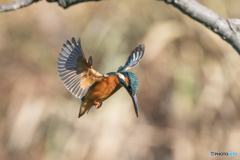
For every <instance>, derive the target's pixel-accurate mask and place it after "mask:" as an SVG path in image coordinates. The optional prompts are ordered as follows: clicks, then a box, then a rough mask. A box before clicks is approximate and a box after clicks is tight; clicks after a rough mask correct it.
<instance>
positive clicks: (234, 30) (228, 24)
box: [159, 0, 240, 54]
mask: <svg viewBox="0 0 240 160" xmlns="http://www.w3.org/2000/svg"><path fill="white" fill-rule="evenodd" d="M159 1H164V2H166V3H167V4H172V5H173V6H174V7H176V8H178V9H179V10H181V11H182V12H183V13H184V14H186V15H188V16H190V17H191V18H192V19H195V20H196V21H198V22H200V23H202V24H203V25H205V26H206V27H208V28H209V29H211V30H212V31H213V32H215V33H216V34H218V35H219V36H221V37H222V39H223V40H225V41H227V42H228V43H230V44H231V45H232V46H233V48H234V49H235V50H236V51H237V52H238V53H239V54H240V20H239V19H224V18H222V17H220V16H219V15H218V14H216V13H215V12H213V11H212V10H210V9H209V8H207V7H205V6H203V5H201V4H200V3H198V2H196V1H195V0H159Z"/></svg>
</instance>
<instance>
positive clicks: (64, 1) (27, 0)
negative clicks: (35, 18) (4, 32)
mask: <svg viewBox="0 0 240 160" xmlns="http://www.w3.org/2000/svg"><path fill="white" fill-rule="evenodd" d="M38 1H39V0H20V1H16V2H13V3H12V4H7V5H0V12H7V11H12V10H16V9H19V8H22V7H27V6H29V5H31V4H32V3H34V2H38ZM47 1H48V2H58V4H59V6H61V7H63V8H68V7H69V6H71V5H74V4H77V3H80V2H89V1H100V0H47Z"/></svg>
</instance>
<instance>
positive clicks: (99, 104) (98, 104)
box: [94, 102, 102, 109]
mask: <svg viewBox="0 0 240 160" xmlns="http://www.w3.org/2000/svg"><path fill="white" fill-rule="evenodd" d="M94 104H96V105H97V109H98V108H100V107H101V106H102V102H94Z"/></svg>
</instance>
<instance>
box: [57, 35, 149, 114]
mask: <svg viewBox="0 0 240 160" xmlns="http://www.w3.org/2000/svg"><path fill="white" fill-rule="evenodd" d="M144 49H145V47H144V44H141V45H139V46H138V47H136V48H135V49H134V50H133V51H132V53H131V54H130V56H129V57H128V60H127V62H126V64H125V65H124V66H120V67H119V68H118V70H117V72H110V73H107V74H101V73H99V72H98V71H96V70H94V69H93V67H92V65H93V60H92V56H90V57H89V58H88V60H87V59H86V57H85V55H84V53H83V50H82V47H81V43H80V38H79V39H78V41H77V42H76V40H75V39H74V38H72V42H69V41H67V42H66V44H63V48H62V50H61V53H60V54H59V57H58V61H57V71H58V75H59V77H60V78H61V80H62V82H63V84H64V86H65V87H66V88H67V89H68V91H69V92H71V93H72V94H73V95H74V96H75V97H77V98H80V99H81V104H80V111H79V115H78V118H80V117H81V116H82V115H84V113H85V112H87V113H88V112H89V110H90V109H91V108H92V107H93V106H96V107H97V108H100V107H101V106H102V103H103V101H104V100H106V99H107V98H109V97H110V96H111V95H113V94H114V93H115V92H116V91H118V90H119V89H120V88H121V87H122V86H123V87H124V88H125V89H126V90H127V92H128V93H129V95H130V96H131V98H132V101H133V105H134V109H135V113H136V116H137V117H138V104H137V91H138V80H137V77H136V75H135V74H134V73H132V72H130V71H127V70H128V69H131V68H133V67H136V66H137V65H138V63H139V61H140V60H141V58H142V57H143V54H144Z"/></svg>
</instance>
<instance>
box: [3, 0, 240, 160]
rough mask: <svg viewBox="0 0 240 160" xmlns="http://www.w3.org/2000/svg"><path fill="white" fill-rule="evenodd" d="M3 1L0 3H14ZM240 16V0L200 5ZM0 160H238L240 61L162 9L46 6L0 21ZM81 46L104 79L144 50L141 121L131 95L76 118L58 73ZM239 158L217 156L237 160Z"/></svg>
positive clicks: (76, 102) (208, 34)
mask: <svg viewBox="0 0 240 160" xmlns="http://www.w3.org/2000/svg"><path fill="white" fill-rule="evenodd" d="M12 2H13V1H12V0H1V3H0V4H1V5H3V4H9V3H12ZM198 2H200V3H202V4H203V5H205V6H207V7H208V8H210V9H212V10H213V11H215V12H216V13H218V14H219V15H221V16H222V17H224V18H239V19H240V13H239V7H240V1H239V0H211V1H208V0H198ZM0 35H1V36H0V56H1V58H0V114H1V116H0V159H1V160H56V159H57V160H83V159H84V160H102V159H104V160H146V159H147V160H160V159H161V160H203V159H213V157H210V152H211V151H215V152H238V154H240V81H239V79H240V57H239V55H238V53H237V52H236V51H235V50H234V49H233V48H232V47H231V46H230V45H229V44H228V43H226V42H225V41H223V40H222V39H221V38H220V37H219V36H217V35H215V34H214V33H213V32H212V31H210V30H209V29H207V28H206V27H204V26H203V25H201V24H199V23H198V22H196V21H193V20H192V19H190V18H189V17H187V16H185V15H183V14H182V13H181V12H180V11H179V10H177V9H175V8H174V7H173V6H171V5H167V4H166V3H164V2H159V1H154V0H151V1H147V0H131V1H130V0H118V1H113V0H112V1H111V0H109V1H102V2H87V3H81V4H77V5H74V6H72V7H70V8H68V9H66V10H64V9H62V8H61V7H59V6H58V4H57V3H47V2H46V1H40V2H38V3H35V4H32V5H30V6H29V7H26V8H23V9H19V10H16V11H11V12H6V13H0ZM72 37H75V38H78V37H81V39H82V47H83V50H84V52H85V54H86V56H87V57H89V56H90V55H92V56H93V67H94V68H95V69H96V70H97V71H99V72H101V73H107V72H111V71H116V70H117V68H118V67H119V66H120V65H123V64H125V62H126V60H127V58H128V56H129V54H130V53H131V51H132V50H133V49H134V48H135V47H136V46H138V45H139V44H140V43H144V44H145V46H146V51H145V55H144V57H143V59H142V60H141V62H140V64H139V65H138V66H137V67H136V68H134V69H132V70H131V71H132V72H134V73H135V74H136V75H137V77H138V80H139V85H140V86H139V92H138V105H139V112H140V113H139V114H140V115H139V118H136V115H135V112H134V108H133V104H132V100H131V98H130V96H129V95H128V94H127V92H126V90H124V89H120V90H119V91H118V92H117V93H115V94H114V95H113V96H112V97H110V98H109V99H108V100H106V101H104V102H103V105H102V107H101V108H100V109H98V110H97V109H95V108H93V109H92V110H91V111H90V112H89V114H86V115H84V116H83V117H81V118H80V119H78V118H77V116H78V111H79V106H80V99H76V98H75V97H74V96H72V95H71V94H70V93H69V92H68V91H67V89H66V88H65V87H64V85H63V84H62V82H61V80H60V78H59V77H58V74H57V69H56V62H57V58H58V54H59V53H60V51H61V47H62V45H63V43H65V42H66V40H70V39H71V38H72ZM238 157H239V156H238ZM238 157H214V159H231V158H232V159H236V158H238Z"/></svg>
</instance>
